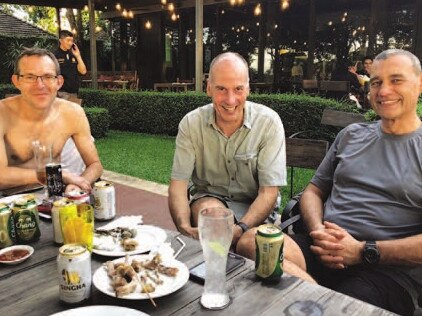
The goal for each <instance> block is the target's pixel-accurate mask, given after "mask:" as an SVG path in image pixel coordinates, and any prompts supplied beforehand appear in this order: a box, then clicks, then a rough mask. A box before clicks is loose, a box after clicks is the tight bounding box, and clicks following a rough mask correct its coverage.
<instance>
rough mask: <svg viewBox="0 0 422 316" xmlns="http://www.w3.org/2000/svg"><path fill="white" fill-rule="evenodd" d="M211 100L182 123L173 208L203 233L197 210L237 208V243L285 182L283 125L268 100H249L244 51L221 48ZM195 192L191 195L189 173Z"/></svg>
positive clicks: (189, 231) (190, 228) (182, 227)
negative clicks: (189, 194)
mask: <svg viewBox="0 0 422 316" xmlns="http://www.w3.org/2000/svg"><path fill="white" fill-rule="evenodd" d="M207 94H208V95H209V96H210V97H211V99H212V104H208V105H205V106H203V107H200V108H197V109H196V110H194V111H192V112H190V113H188V114H187V115H186V116H185V117H184V118H183V119H182V121H181V122H180V124H179V132H178V134H177V138H176V151H175V154H174V161H173V170H172V174H171V181H170V186H169V208H170V213H171V215H172V218H173V221H174V223H175V225H176V227H177V228H178V230H179V231H180V232H181V233H182V234H184V235H187V236H190V237H193V238H196V239H197V238H198V228H197V225H198V212H199V211H200V210H201V209H204V208H206V207H218V206H220V207H229V208H230V209H232V210H233V212H234V215H235V218H236V219H235V222H236V224H235V226H234V228H233V245H236V243H237V241H238V240H239V238H240V237H241V236H242V234H243V233H244V232H246V231H247V230H248V229H249V228H250V227H255V226H257V225H259V224H261V223H263V222H264V221H266V220H267V219H268V217H269V216H270V215H271V214H272V213H273V210H274V208H275V206H276V202H277V197H278V196H279V187H280V186H282V185H285V184H286V158H285V139H284V129H283V125H282V123H281V119H280V117H279V115H278V114H277V113H276V112H274V111H273V110H271V109H270V108H268V107H266V106H264V105H261V104H257V103H253V102H249V101H246V98H247V96H248V95H249V74H248V64H247V63H246V61H245V60H244V59H243V57H241V56H240V55H239V54H236V53H232V52H227V53H223V54H220V55H218V56H217V57H216V58H215V59H214V60H213V61H212V62H211V65H210V73H209V79H208V83H207ZM190 179H191V181H192V182H193V185H194V189H195V192H196V193H195V194H194V195H193V197H192V198H191V199H190V200H189V199H188V196H187V192H188V184H189V180H190Z"/></svg>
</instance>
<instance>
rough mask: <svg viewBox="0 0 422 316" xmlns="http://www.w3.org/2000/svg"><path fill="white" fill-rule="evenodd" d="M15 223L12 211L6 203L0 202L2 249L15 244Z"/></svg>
mask: <svg viewBox="0 0 422 316" xmlns="http://www.w3.org/2000/svg"><path fill="white" fill-rule="evenodd" d="M14 239H15V225H14V223H13V216H12V211H11V209H10V208H9V206H7V205H6V204H3V203H0V249H1V248H6V247H9V246H11V245H13V242H14Z"/></svg>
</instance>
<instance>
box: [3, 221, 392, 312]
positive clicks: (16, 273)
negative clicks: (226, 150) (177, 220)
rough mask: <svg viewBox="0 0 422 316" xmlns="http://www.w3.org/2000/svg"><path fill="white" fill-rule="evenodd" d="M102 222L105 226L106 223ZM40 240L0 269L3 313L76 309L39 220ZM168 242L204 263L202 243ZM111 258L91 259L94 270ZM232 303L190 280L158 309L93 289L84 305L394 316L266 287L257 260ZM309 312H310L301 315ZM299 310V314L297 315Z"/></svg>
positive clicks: (304, 289)
mask: <svg viewBox="0 0 422 316" xmlns="http://www.w3.org/2000/svg"><path fill="white" fill-rule="evenodd" d="M102 224H103V223H101V225H102ZM40 227H41V231H42V233H41V239H40V240H39V241H37V242H35V243H33V244H32V246H33V247H34V248H35V253H34V254H33V255H32V256H31V257H30V258H29V259H28V260H27V261H25V262H23V263H22V264H20V265H16V266H6V265H0V284H1V286H0V298H1V301H2V304H0V315H8V316H13V315H49V314H52V313H56V312H59V311H63V310H67V309H71V308H74V307H75V306H67V305H63V304H61V303H60V302H59V288H58V277H57V270H56V269H57V263H56V257H57V254H58V247H57V246H55V245H54V243H53V231H52V224H51V222H49V221H43V220H42V221H41V224H40ZM166 232H167V236H168V238H167V241H168V242H170V243H171V245H172V247H173V249H175V250H177V249H179V247H180V243H179V242H178V241H177V240H176V237H180V238H182V239H183V241H184V242H185V243H186V248H184V249H183V251H182V252H181V253H180V255H179V257H178V258H177V259H178V260H180V261H182V262H183V263H185V264H186V265H187V267H188V268H191V267H193V266H195V265H196V264H198V263H200V262H201V261H202V260H203V257H202V250H201V246H200V243H199V242H198V241H196V240H193V239H191V238H188V237H185V236H181V235H180V234H179V233H178V232H175V231H170V230H166ZM108 259H109V258H106V257H102V256H98V255H95V254H93V255H92V261H91V263H92V272H95V271H96V269H97V268H98V267H100V266H101V265H102V264H103V262H105V261H107V260H108ZM227 279H228V289H229V293H230V297H231V299H232V302H231V304H230V305H229V306H228V307H227V308H226V309H224V310H221V311H208V310H205V309H204V308H202V307H201V305H200V303H199V299H200V296H201V294H202V291H203V287H202V285H200V284H197V283H195V282H193V281H190V280H189V281H188V283H187V284H185V285H184V286H183V287H182V288H181V289H180V290H178V291H176V292H175V293H172V294H170V295H167V296H165V297H160V298H155V299H154V300H155V302H156V304H157V307H154V306H152V304H151V303H150V302H149V300H134V301H132V300H124V299H117V298H114V297H110V296H107V295H105V294H103V293H101V292H100V291H99V290H97V289H96V288H95V287H94V286H93V287H92V295H91V298H90V299H89V300H88V301H87V302H85V303H84V305H116V306H125V307H129V308H134V309H138V310H141V311H143V312H145V313H147V314H151V315H192V314H195V315H202V314H209V313H212V314H216V315H217V314H218V315H230V316H232V315H261V314H264V315H274V314H275V315H281V314H286V315H305V314H306V315H310V314H312V315H339V314H342V315H393V314H392V313H390V312H388V311H385V310H383V309H380V308H377V307H375V306H372V305H369V304H366V303H364V302H361V301H359V300H356V299H353V298H351V297H348V296H345V295H342V294H340V293H337V292H334V291H332V290H329V289H327V288H324V287H322V286H319V285H315V284H310V283H307V282H304V281H302V280H300V279H298V278H295V277H292V276H289V275H286V274H284V275H283V277H282V279H281V281H280V282H279V283H277V284H269V285H268V284H263V283H262V282H260V281H258V280H257V279H256V277H255V271H254V262H252V261H250V260H247V262H246V264H245V265H244V266H242V267H240V268H238V269H237V270H235V271H233V272H232V273H230V274H229V275H228V277H227ZM303 308H306V309H307V311H308V312H309V313H308V312H307V313H305V314H304V313H303V312H300V311H301V309H302V310H303ZM298 312H300V313H299V314H298Z"/></svg>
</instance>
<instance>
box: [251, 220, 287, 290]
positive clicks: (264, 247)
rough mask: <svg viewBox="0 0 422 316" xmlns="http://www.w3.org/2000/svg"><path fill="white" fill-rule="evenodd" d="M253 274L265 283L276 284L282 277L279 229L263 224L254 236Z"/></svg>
mask: <svg viewBox="0 0 422 316" xmlns="http://www.w3.org/2000/svg"><path fill="white" fill-rule="evenodd" d="M255 244H256V259H255V274H256V275H257V277H258V278H260V279H262V280H263V281H267V282H277V281H279V280H280V278H281V276H282V275H283V245H284V237H283V232H282V231H281V229H280V227H278V226H276V225H273V224H264V225H261V226H259V227H258V231H257V233H256V235H255Z"/></svg>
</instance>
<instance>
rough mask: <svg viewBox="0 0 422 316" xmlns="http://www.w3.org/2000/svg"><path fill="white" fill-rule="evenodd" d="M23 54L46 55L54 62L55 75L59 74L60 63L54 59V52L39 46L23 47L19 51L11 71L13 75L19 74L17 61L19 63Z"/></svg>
mask: <svg viewBox="0 0 422 316" xmlns="http://www.w3.org/2000/svg"><path fill="white" fill-rule="evenodd" d="M25 56H40V57H42V56H47V57H50V59H51V60H52V61H53V63H54V67H55V68H56V75H60V65H59V62H58V61H57V59H56V56H54V54H53V53H52V52H50V51H49V50H47V49H44V48H39V47H30V48H25V49H24V50H23V51H22V52H21V53H20V55H19V56H18V58H16V61H15V65H14V69H13V73H14V74H15V75H19V74H20V69H19V63H20V61H21V59H22V58H23V57H25Z"/></svg>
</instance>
